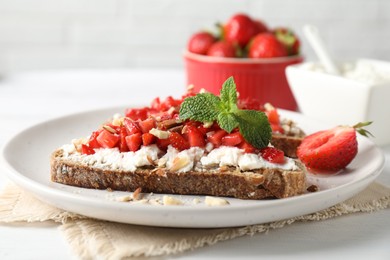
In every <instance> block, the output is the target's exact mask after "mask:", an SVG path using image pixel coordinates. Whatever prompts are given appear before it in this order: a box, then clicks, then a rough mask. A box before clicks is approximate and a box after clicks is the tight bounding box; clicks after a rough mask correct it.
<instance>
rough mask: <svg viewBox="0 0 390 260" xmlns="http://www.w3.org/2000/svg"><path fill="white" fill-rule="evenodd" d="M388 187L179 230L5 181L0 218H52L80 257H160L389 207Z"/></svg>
mask: <svg viewBox="0 0 390 260" xmlns="http://www.w3.org/2000/svg"><path fill="white" fill-rule="evenodd" d="M389 204H390V188H388V187H385V186H383V185H381V184H378V183H372V184H371V185H370V186H369V187H367V188H366V189H365V190H364V191H363V192H361V193H360V194H358V195H356V196H355V197H353V198H351V199H349V200H347V201H345V202H343V203H340V204H337V205H335V206H333V207H330V208H328V209H326V210H322V211H319V212H316V213H313V214H308V215H304V216H299V217H295V218H292V219H288V220H283V221H276V222H271V223H266V224H259V225H252V226H246V227H237V228H223V229H222V228H221V229H179V228H158V227H146V226H137V225H129V224H121V223H113V222H106V221H101V220H94V219H90V218H86V217H83V216H80V215H77V214H74V213H70V212H66V211H64V210H61V209H58V208H55V207H52V206H49V205H46V204H44V203H43V202H41V201H39V200H38V199H35V198H34V197H33V196H32V195H31V194H29V193H27V192H25V191H23V190H21V189H20V188H18V187H17V186H15V185H13V184H9V185H7V186H6V187H5V189H4V190H3V191H2V193H1V194H0V223H10V222H20V221H23V222H35V221H55V222H58V223H60V224H59V225H60V230H61V231H62V233H63V234H64V236H65V238H66V240H67V241H68V242H69V244H70V246H71V248H72V249H73V251H74V252H75V254H76V255H77V256H78V257H80V258H83V259H92V258H94V259H96V258H97V259H101V258H103V259H120V258H124V257H136V256H160V255H167V254H176V253H180V252H184V251H186V250H193V249H196V248H199V247H203V246H206V245H213V244H215V243H217V242H219V241H223V240H228V239H233V238H236V237H241V236H245V235H254V234H256V233H266V232H268V231H270V230H272V229H277V228H282V227H284V226H285V225H289V224H292V223H294V222H297V221H320V220H325V219H329V218H333V217H337V216H341V215H345V214H351V213H358V212H373V211H376V210H380V209H385V208H388V207H389Z"/></svg>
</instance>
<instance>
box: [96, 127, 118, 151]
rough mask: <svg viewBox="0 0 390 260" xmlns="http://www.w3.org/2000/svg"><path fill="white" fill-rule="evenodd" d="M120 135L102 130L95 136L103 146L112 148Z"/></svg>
mask: <svg viewBox="0 0 390 260" xmlns="http://www.w3.org/2000/svg"><path fill="white" fill-rule="evenodd" d="M119 139H120V137H119V135H117V134H113V133H111V132H109V131H107V130H103V131H102V132H101V133H100V134H99V135H98V136H97V138H96V140H97V142H98V143H99V144H100V146H101V147H103V148H113V147H115V145H116V144H117V143H118V141H119Z"/></svg>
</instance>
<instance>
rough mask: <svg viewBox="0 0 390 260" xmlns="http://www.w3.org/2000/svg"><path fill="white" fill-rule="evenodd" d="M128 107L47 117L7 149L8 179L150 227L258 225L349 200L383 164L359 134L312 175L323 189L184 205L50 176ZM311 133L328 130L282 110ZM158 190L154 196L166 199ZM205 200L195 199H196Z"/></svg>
mask: <svg viewBox="0 0 390 260" xmlns="http://www.w3.org/2000/svg"><path fill="white" fill-rule="evenodd" d="M122 111H124V109H123V108H112V109H104V110H98V111H90V112H84V113H79V114H74V115H70V116H66V117H61V118H58V119H54V120H50V121H46V122H43V123H40V124H37V125H35V126H33V127H30V128H28V129H26V130H24V131H22V132H21V133H19V134H17V135H15V137H14V138H12V139H11V140H10V141H9V142H8V143H7V144H6V146H5V147H4V149H3V152H2V161H3V165H4V166H5V167H6V170H7V171H6V172H7V174H8V176H9V178H10V179H11V180H12V181H14V182H15V183H16V184H18V185H19V186H21V187H22V188H24V189H25V190H28V191H30V192H31V193H33V194H34V195H35V196H36V197H38V198H39V199H40V200H42V201H44V202H46V203H49V204H51V205H54V206H56V207H59V208H62V209H65V210H68V211H72V212H76V213H79V214H82V215H86V216H89V217H93V218H98V219H104V220H109V221H115V222H123V223H131V224H138V225H150V226H167V227H191V228H202V227H207V228H217V227H231V226H243V225H251V224H259V223H265V222H270V221H277V220H281V219H286V218H291V217H294V216H298V215H303V214H308V213H312V212H316V211H318V210H322V209H325V208H327V207H330V206H333V205H335V204H337V203H339V202H341V201H344V200H346V199H348V198H350V197H352V196H353V195H355V194H357V193H358V192H360V191H361V190H363V189H364V188H365V187H366V186H367V185H368V184H370V183H371V182H372V181H373V180H374V179H375V178H376V177H377V176H378V175H379V173H380V172H381V170H382V169H383V166H384V156H383V154H382V152H381V151H380V150H379V149H378V148H377V147H376V146H375V145H374V144H373V143H372V142H371V141H369V140H367V139H365V138H360V137H359V139H358V141H359V153H358V155H357V157H356V158H355V159H354V161H353V162H352V163H351V164H350V165H349V166H348V168H347V169H346V170H345V171H343V172H342V173H340V174H337V175H334V176H328V177H321V176H313V175H309V176H308V180H309V182H310V183H313V184H316V185H317V186H319V188H320V191H319V192H315V193H309V194H305V195H302V196H297V197H293V198H287V199H280V200H262V201H254V200H239V199H227V200H228V201H229V202H230V205H227V206H217V207H208V206H206V205H205V204H204V202H203V200H204V197H203V196H179V195H173V196H175V197H178V198H180V199H181V200H183V201H184V202H185V204H184V205H181V206H162V205H150V204H135V203H132V202H119V201H116V200H115V199H114V198H116V197H120V196H123V195H126V194H129V193H125V192H108V191H106V190H89V189H82V188H76V187H70V186H65V185H61V184H57V183H52V182H51V181H50V162H49V157H50V154H51V152H52V151H54V150H55V149H56V148H58V147H60V146H61V145H62V144H65V143H69V142H70V140H72V139H73V138H78V137H82V136H88V135H89V134H90V133H91V132H92V131H93V130H95V129H96V128H97V126H99V125H100V124H101V123H102V122H103V121H104V120H105V119H106V118H109V117H111V116H112V115H113V114H115V113H116V112H122ZM282 114H283V115H284V116H285V117H287V118H290V119H293V120H295V121H297V122H298V124H299V126H301V127H302V128H303V129H304V130H305V131H306V132H307V133H310V132H313V131H315V130H320V129H323V128H324V126H322V125H320V124H319V123H318V122H315V121H312V120H309V119H307V118H304V117H303V116H301V115H300V114H297V113H292V112H287V111H282ZM161 197H162V195H160V194H154V195H152V198H161ZM194 198H198V199H200V203H198V204H194V203H193V199H194Z"/></svg>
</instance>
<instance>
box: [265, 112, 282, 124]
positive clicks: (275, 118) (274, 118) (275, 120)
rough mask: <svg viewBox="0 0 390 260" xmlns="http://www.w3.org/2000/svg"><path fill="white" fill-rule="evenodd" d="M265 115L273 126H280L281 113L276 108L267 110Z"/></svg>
mask: <svg viewBox="0 0 390 260" xmlns="http://www.w3.org/2000/svg"><path fill="white" fill-rule="evenodd" d="M265 114H266V115H267V117H268V121H269V122H270V123H271V124H275V125H279V124H280V120H279V113H278V111H277V109H276V108H275V109H271V110H267V111H266V112H265Z"/></svg>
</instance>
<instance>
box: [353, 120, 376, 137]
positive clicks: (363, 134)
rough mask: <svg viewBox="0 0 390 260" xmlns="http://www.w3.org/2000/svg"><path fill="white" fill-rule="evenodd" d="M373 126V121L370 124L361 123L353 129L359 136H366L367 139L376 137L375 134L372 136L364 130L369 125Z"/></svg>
mask: <svg viewBox="0 0 390 260" xmlns="http://www.w3.org/2000/svg"><path fill="white" fill-rule="evenodd" d="M371 124H372V121H369V122H359V123H357V124H356V125H354V126H352V127H353V128H355V130H356V132H358V133H359V134H361V135H362V136H365V137H369V136H371V137H374V135H373V134H371V133H370V132H369V131H368V130H366V129H364V128H363V127H365V126H368V125H371Z"/></svg>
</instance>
